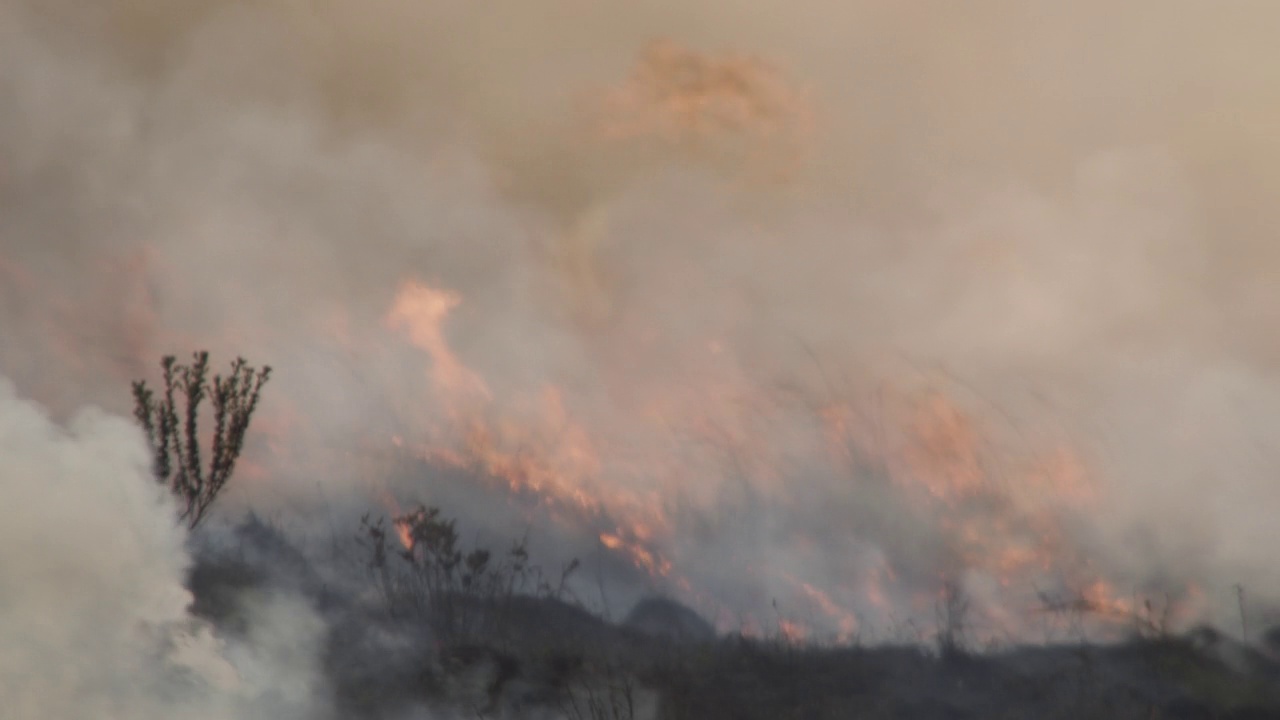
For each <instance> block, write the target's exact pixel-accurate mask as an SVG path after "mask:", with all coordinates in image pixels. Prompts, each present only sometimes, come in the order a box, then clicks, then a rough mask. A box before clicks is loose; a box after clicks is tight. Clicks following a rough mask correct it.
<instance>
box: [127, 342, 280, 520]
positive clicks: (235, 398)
mask: <svg viewBox="0 0 1280 720" xmlns="http://www.w3.org/2000/svg"><path fill="white" fill-rule="evenodd" d="M160 367H161V369H162V370H163V375H162V378H163V380H164V394H163V395H162V396H161V397H160V398H158V399H157V398H156V396H155V393H154V392H153V391H152V390H151V388H149V387H147V384H146V381H145V380H138V381H136V382H134V383H133V400H134V410H133V414H134V417H135V418H137V420H138V423H139V424H140V425H142V429H143V430H144V431H145V432H146V434H147V443H148V444H149V445H150V447H151V452H152V454H153V466H152V470H153V471H154V473H155V476H156V479H157V480H159V481H160V482H161V483H163V484H165V485H167V486H168V487H169V489H170V490H172V491H173V494H174V495H176V496H178V498H179V499H180V501H181V502H182V503H183V510H182V513H181V514H180V516H179V517H180V518H181V519H182V520H184V521H185V522H186V523H187V527H188V528H195V527H196V525H198V524H200V521H201V520H202V519H204V516H205V513H207V512H208V510H209V507H210V506H211V505H212V504H213V501H214V500H215V499H216V498H217V497H218V493H219V492H221V491H222V488H224V487H225V486H226V484H227V481H228V480H230V479H231V473H232V472H233V471H234V470H235V466H236V460H237V459H238V458H239V457H240V452H241V450H243V449H244V437H245V433H246V432H247V431H248V430H249V420H250V418H251V417H252V416H253V411H254V409H256V408H257V405H258V396H259V393H260V392H261V390H262V386H263V384H265V383H266V382H267V379H268V378H269V377H270V375H271V368H270V367H269V366H264V367H263V368H262V369H261V370H257V371H255V369H254V368H253V367H251V366H249V365H248V364H247V363H246V362H245V361H244V358H236V360H235V362H233V363H231V373H230V374H229V375H227V376H226V377H223V376H222V375H214V376H213V386H212V387H210V386H209V383H208V374H209V353H207V352H204V351H200V352H196V353H194V354H193V356H192V363H191V364H190V365H183V364H179V363H177V361H176V359H175V358H174V357H173V356H172V355H167V356H165V357H164V359H163V360H161V361H160ZM211 391H212V392H211ZM178 396H181V407H179V400H178V399H177V397H178ZM206 397H208V398H209V399H210V401H211V403H212V405H213V439H212V442H211V445H210V449H209V465H208V468H207V469H206V468H205V466H204V465H203V464H202V463H201V461H200V439H199V415H200V405H201V403H202V402H203V401H204V399H205V398H206Z"/></svg>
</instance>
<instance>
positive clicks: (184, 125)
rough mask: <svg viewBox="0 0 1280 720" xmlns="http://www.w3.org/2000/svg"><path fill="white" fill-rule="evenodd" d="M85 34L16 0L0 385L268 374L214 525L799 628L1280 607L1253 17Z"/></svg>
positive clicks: (980, 636)
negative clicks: (446, 537) (368, 546)
mask: <svg viewBox="0 0 1280 720" xmlns="http://www.w3.org/2000/svg"><path fill="white" fill-rule="evenodd" d="M72 5H74V3H70V2H69V0H41V2H36V1H35V0H0V97H3V98H5V106H6V107H10V108H17V110H16V111H15V112H12V113H10V114H7V115H3V116H2V117H0V208H3V210H4V212H2V213H0V330H3V332H4V337H5V342H4V343H3V344H0V374H3V375H5V376H8V377H11V378H12V379H13V380H14V382H15V383H16V384H17V385H18V386H19V388H20V389H21V391H22V392H23V393H25V394H26V395H29V396H30V397H32V398H34V399H35V400H37V401H38V402H40V403H41V404H43V405H45V406H48V407H50V408H51V409H52V412H53V413H54V415H55V416H56V415H59V414H65V413H66V412H68V411H70V409H72V408H75V407H79V406H80V405H82V404H84V403H87V402H88V403H95V402H96V403H99V404H101V405H103V406H105V407H107V408H109V409H111V410H114V411H116V412H118V413H120V414H127V412H128V409H129V408H128V393H127V388H128V382H129V381H130V380H133V379H136V378H140V377H146V376H149V375H151V374H152V373H154V370H155V366H156V362H157V360H158V359H159V357H160V356H161V355H162V354H166V353H176V354H184V353H186V352H189V351H190V350H192V349H196V348H201V347H207V348H209V349H210V350H212V351H213V352H214V355H215V357H224V356H225V357H234V356H236V355H243V356H245V357H246V358H248V359H249V360H250V361H252V362H257V363H262V364H270V365H272V366H273V367H274V368H277V374H276V376H275V378H276V379H275V380H273V386H272V388H271V397H270V398H269V402H265V403H264V405H263V407H262V410H261V415H260V416H258V418H257V419H256V420H255V425H254V430H253V433H251V435H252V438H251V443H252V445H251V446H250V447H249V448H247V456H246V457H245V458H244V460H243V463H242V465H241V466H240V467H241V472H240V474H239V475H238V476H237V481H236V483H235V487H233V488H232V489H231V490H230V491H229V494H228V496H227V497H226V498H225V502H226V506H227V508H228V510H229V511H235V510H240V509H244V508H250V507H251V508H259V509H261V508H264V507H265V508H266V509H267V510H269V511H271V512H272V513H293V514H296V516H297V518H298V519H299V520H298V523H297V524H298V525H299V526H301V527H303V528H306V529H308V530H310V531H313V532H318V530H317V528H321V527H323V528H324V529H326V530H328V529H329V528H330V527H331V526H330V524H329V521H327V520H326V521H325V522H324V523H320V522H317V520H316V518H318V517H330V516H331V517H336V518H338V519H339V522H340V521H342V519H343V518H345V517H346V516H347V515H351V514H354V515H355V516H356V517H359V515H360V514H361V513H363V512H365V511H370V510H371V511H373V512H374V513H379V512H380V513H384V514H387V515H390V516H397V515H402V514H404V513H405V512H411V511H412V509H413V508H414V507H415V506H416V504H417V503H427V504H437V503H438V504H440V505H442V506H444V510H445V512H447V513H451V514H458V515H460V516H462V517H461V520H462V522H461V525H462V526H466V527H475V528H477V530H476V532H477V534H478V535H482V536H483V537H484V538H486V539H498V540H499V541H501V542H505V541H506V540H507V539H510V538H511V537H512V536H516V535H520V534H522V533H526V532H527V533H528V534H529V535H530V537H531V538H532V540H533V547H534V548H535V549H537V548H538V542H539V538H542V539H544V541H545V542H544V549H545V550H546V551H547V552H548V553H549V554H550V555H553V556H554V557H556V558H557V559H560V558H564V557H581V558H582V559H583V567H584V568H588V569H590V570H591V572H595V571H596V570H598V575H599V577H600V578H601V579H602V580H604V581H605V582H602V583H601V584H607V585H610V586H611V587H615V588H617V590H616V592H617V593H618V594H619V596H620V598H621V599H622V600H628V599H632V598H635V597H638V596H640V595H641V594H645V593H649V592H654V591H659V592H665V593H669V594H671V595H674V596H676V597H677V598H678V599H681V600H683V601H685V602H687V603H689V604H690V605H692V606H694V607H696V608H698V609H699V610H701V611H702V612H704V613H705V614H706V615H707V616H708V617H712V618H716V620H717V622H718V624H719V625H720V627H721V628H722V629H725V630H736V629H742V628H748V629H752V631H753V632H757V633H763V634H769V633H780V634H782V635H783V636H785V637H788V638H792V639H798V638H801V637H803V638H807V639H810V640H827V639H831V638H837V639H843V640H848V639H852V638H857V639H859V640H861V641H869V642H870V641H876V640H882V639H895V638H900V637H901V636H902V635H903V634H904V633H907V632H908V630H909V629H910V628H920V627H924V628H931V627H934V626H935V624H936V623H935V621H936V617H937V615H938V612H939V605H940V603H943V602H944V601H945V600H946V597H945V595H944V589H948V588H956V587H958V588H960V589H961V590H962V591H963V592H964V594H965V596H966V598H967V599H968V600H969V603H968V607H969V608H971V610H970V612H971V617H969V618H968V620H969V622H970V623H971V624H972V626H973V628H972V634H973V640H974V641H985V640H990V639H993V638H1016V639H1038V637H1039V635H1040V634H1041V632H1042V625H1043V624H1044V621H1045V618H1046V617H1052V618H1058V617H1067V616H1072V615H1073V614H1078V615H1081V616H1082V617H1083V618H1084V621H1083V622H1084V624H1085V625H1087V626H1088V627H1087V632H1088V633H1089V634H1090V636H1091V637H1095V638H1097V637H1102V636H1108V637H1114V636H1117V635H1118V634H1119V633H1122V632H1125V631H1127V630H1128V629H1131V628H1132V626H1133V625H1134V624H1135V623H1140V622H1146V621H1148V620H1151V617H1152V616H1156V617H1160V618H1165V619H1168V620H1169V621H1170V622H1175V623H1184V624H1185V623H1191V622H1198V621H1200V620H1204V619H1213V620H1214V621H1216V622H1219V623H1220V624H1224V623H1223V620H1224V618H1227V620H1226V622H1230V621H1231V620H1230V618H1231V617H1232V616H1233V614H1234V613H1235V612H1236V604H1235V597H1236V596H1235V595H1234V593H1233V592H1232V591H1231V588H1232V587H1233V586H1234V585H1235V584H1236V583H1242V584H1245V585H1247V586H1248V587H1249V598H1250V599H1251V602H1252V603H1254V604H1255V605H1256V607H1254V608H1252V609H1253V611H1255V612H1257V613H1259V614H1264V613H1266V612H1269V611H1270V610H1271V604H1273V601H1275V600H1278V599H1280V580H1277V576H1276V573H1275V572H1274V570H1273V564H1274V563H1273V560H1272V559H1271V558H1270V557H1269V551H1267V550H1266V548H1270V547H1272V546H1274V545H1275V544H1276V542H1277V541H1280V530H1277V528H1278V527H1280V525H1277V524H1276V523H1275V522H1274V519H1273V515H1274V513H1273V512H1271V510H1270V508H1272V507H1273V506H1274V505H1275V503H1276V502H1277V501H1280V496H1278V495H1277V493H1276V491H1275V483H1274V482H1273V472H1272V468H1274V466H1275V464H1276V461H1277V460H1280V457H1277V451H1276V449H1275V443H1272V442H1270V441H1269V438H1272V437H1274V436H1275V434H1276V433H1277V432H1280V380H1277V377H1276V372H1275V367H1274V366H1275V359H1276V357H1277V354H1276V347H1275V343H1274V342H1272V341H1271V340H1270V339H1268V338H1273V337H1274V335H1275V333H1274V332H1273V328H1274V327H1275V325H1276V319H1277V318H1276V317H1275V315H1276V310H1275V308H1277V307H1280V302H1276V293H1275V291H1274V286H1275V280H1274V279H1275V277H1277V275H1278V274H1280V255H1278V254H1277V253H1276V251H1275V244H1274V242H1273V240H1272V238H1271V234H1270V231H1269V230H1268V228H1272V227H1275V226H1278V225H1280V211H1277V209H1276V204H1275V203H1274V202H1273V198H1274V196H1275V194H1276V193H1275V190H1276V189H1277V188H1280V174H1277V173H1276V171H1275V169H1274V168H1275V167H1280V145H1278V144H1276V143H1275V142H1274V141H1273V135H1274V133H1272V132H1271V131H1270V128H1273V127H1275V126H1276V125H1277V123H1280V103H1268V102H1263V101H1260V100H1259V98H1264V99H1265V98H1266V97H1269V94H1270V93H1271V92H1272V90H1273V88H1271V85H1270V81H1269V80H1268V79H1267V78H1265V77H1262V76H1263V75H1265V73H1262V74H1260V73H1258V71H1257V68H1259V67H1271V66H1273V65H1274V59H1275V58H1274V52H1275V51H1274V43H1273V42H1271V38H1270V37H1269V36H1266V34H1265V33H1263V32H1261V31H1260V30H1259V28H1266V27H1269V26H1274V24H1273V23H1271V22H1270V20H1272V19H1277V20H1280V17H1277V18H1271V17H1270V16H1271V15H1274V14H1275V12H1273V11H1271V10H1257V11H1256V12H1257V15H1258V16H1259V17H1245V15H1248V13H1241V14H1240V15H1239V16H1235V15H1231V16H1230V17H1228V16H1227V14H1223V15H1222V16H1221V17H1219V16H1218V15H1213V14H1212V13H1210V12H1209V11H1208V10H1205V9H1203V8H1201V7H1200V6H1198V5H1196V4H1194V3H1190V2H1177V3H1174V5H1176V6H1177V8H1178V10H1177V11H1176V12H1175V11H1174V10H1172V9H1169V8H1168V6H1167V4H1162V5H1161V6H1159V8H1156V6H1155V5H1154V4H1152V3H1139V4H1138V5H1136V6H1132V7H1135V8H1139V9H1145V10H1148V11H1150V12H1138V11H1132V10H1116V9H1115V8H1114V4H1106V3H1101V2H1093V1H1090V2H1085V3H1084V4H1083V5H1082V4H1080V3H1073V4H1071V5H1070V6H1069V9H1067V8H1068V6H1067V5H1063V7H1062V8H1059V9H1054V10H1044V12H1045V13H1048V14H1043V15H1035V16H1033V15H1032V14H1029V13H1024V12H1020V11H1016V10H1015V9H1014V8H1012V7H1008V4H1007V3H1004V4H1002V3H994V2H979V3H977V5H973V6H972V7H973V8H974V13H973V15H972V17H969V18H967V19H966V20H965V21H964V22H959V21H958V20H957V18H956V17H954V16H953V15H952V11H950V10H948V9H946V8H945V7H943V6H944V5H945V4H943V3H925V4H924V5H918V4H912V5H911V7H907V6H906V5H903V4H901V3H883V2H855V3H852V4H845V5H842V6H841V7H840V8H835V9H833V7H832V6H831V4H830V3H817V2H808V1H806V2H801V3H800V4H799V5H795V4H792V6H789V7H790V9H788V10H786V15H785V16H781V15H778V14H777V13H778V12H781V11H780V10H775V9H772V8H766V7H764V6H757V5H749V6H744V7H743V8H742V9H741V12H728V11H726V10H725V9H724V8H722V7H720V6H716V7H714V8H713V7H711V6H710V5H708V4H705V3H704V4H698V3H696V2H695V3H692V4H685V5H682V6H681V9H676V8H675V7H674V6H670V5H669V4H662V3H651V2H639V3H628V4H626V6H625V7H605V6H603V5H600V4H591V3H585V4H584V3H579V2H574V1H571V2H568V3H567V4H565V3H558V4H557V3H552V4H551V5H550V6H548V5H547V4H545V3H525V4H517V5H512V6H505V5H494V4H493V3H479V4H465V5H455V4H451V3H402V2H393V1H391V0H370V2H365V3H359V4H358V6H357V4H350V5H347V4H341V3H337V4H334V3H329V4H322V5H323V7H318V6H317V7H312V5H310V4H305V3H303V4H299V3H290V2H277V1H276V0H261V2H251V3H234V4H233V3H223V2H219V1H218V0H179V1H178V2H176V3H168V4H165V3H158V2H152V0H124V1H121V2H115V3H108V4H105V5H102V6H101V7H100V8H97V7H95V9H94V10H93V11H92V12H91V13H90V16H91V17H89V19H85V20H84V21H83V22H81V21H80V20H77V19H76V18H77V17H78V15H77V13H75V12H71V11H70V8H71V7H72ZM162 5H163V7H161V6H162ZM778 7H781V6H778ZM548 8H552V9H550V10H549V9H548ZM63 10H66V12H62V11H63ZM512 28H519V29H520V33H521V34H520V38H521V39H520V40H519V41H518V42H517V41H515V40H514V37H515V36H514V35H513V34H512V32H513V31H512V30H511V29H512ZM1138 36H1140V37H1142V38H1144V41H1143V43H1142V52H1141V58H1139V57H1138V55H1139V51H1138V50H1137V49H1135V46H1134V43H1132V42H1130V41H1129V39H1131V38H1133V37H1138ZM1193 49H1194V50H1195V52H1192V51H1191V50H1193ZM1149 58H1158V60H1155V61H1153V60H1150V59H1149ZM1192 58H1195V60H1194V61H1193V60H1192ZM1148 63H1150V64H1148ZM1223 78H1230V79H1231V81H1230V82H1225V81H1222V82H1220V80H1222V79H1223ZM1206 88H1214V89H1213V90H1212V91H1210V90H1207V89H1206ZM331 511H332V512H331ZM330 512H331V515H330ZM338 526H339V525H338V523H335V524H334V525H333V527H338ZM398 529H399V530H400V531H401V533H402V535H403V528H398ZM333 532H338V531H337V530H334V531H333ZM343 532H345V530H343ZM401 539H402V541H403V542H406V543H407V542H408V539H407V537H402V538H401ZM583 582H586V581H585V580H584V581H583ZM592 582H594V581H592ZM583 594H584V595H589V594H591V593H590V592H587V593H583ZM1166 609H1167V611H1166ZM1144 618H1145V619H1144ZM926 634H927V633H926ZM926 639H927V638H926Z"/></svg>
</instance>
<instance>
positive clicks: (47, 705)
mask: <svg viewBox="0 0 1280 720" xmlns="http://www.w3.org/2000/svg"><path fill="white" fill-rule="evenodd" d="M0 453H3V456H4V466H3V467H4V482H3V483H0V503H2V504H3V507H4V508H5V513H4V522H3V523H0V536H2V537H0V548H3V549H2V550H0V566H3V567H4V580H3V582H2V583H0V607H3V608H4V612H3V613H0V616H2V617H0V644H2V645H3V650H2V651H0V690H2V691H3V693H4V697H5V703H6V709H5V713H6V715H8V716H9V717H13V718H20V719H23V720H25V719H26V718H48V717H66V718H71V717H113V718H117V717H118V718H130V719H131V720H150V719H151V718H156V719H158V718H166V717H172V716H173V715H174V714H180V715H182V716H183V717H192V718H200V719H201V720H231V719H233V718H245V717H264V716H270V717H282V718H300V717H307V718H312V717H322V715H319V714H317V711H318V710H319V709H321V708H323V707H324V705H323V703H318V702H317V701H318V700H319V699H321V698H323V688H321V687H319V686H317V685H316V683H315V682H314V680H315V676H314V670H315V669H316V661H317V657H318V649H319V645H318V642H319V640H320V639H321V637H322V636H321V630H322V627H321V626H320V623H319V621H318V620H317V619H316V618H315V615H314V614H313V613H312V612H311V611H310V610H309V608H308V607H307V606H306V605H305V603H303V602H301V601H296V600H292V599H290V598H287V597H269V598H268V597H263V598H260V599H259V600H258V601H256V604H255V605H254V606H253V608H252V610H251V611H250V617H251V618H252V619H251V621H250V623H249V628H248V631H247V633H246V634H245V636H244V637H242V638H240V639H237V640H234V641H229V640H227V639H226V638H220V637H216V636H215V635H214V634H212V632H211V630H210V628H208V627H206V626H203V625H202V624H200V623H198V622H197V621H195V620H194V619H192V618H191V617H190V616H189V615H188V614H187V606H188V604H189V603H190V601H191V595H190V593H189V592H187V590H186V589H185V587H184V573H185V572H186V569H187V564H188V557H187V553H186V550H185V549H184V546H183V543H184V540H185V532H184V531H183V530H182V529H181V528H180V527H179V525H178V524H177V522H176V514H175V508H174V507H173V504H172V502H171V500H170V498H169V497H168V496H167V495H166V494H165V493H164V492H163V489H162V488H161V487H160V486H159V485H157V484H156V483H155V482H153V481H152V480H151V478H150V475H149V471H148V453H147V451H146V448H145V444H144V441H143V439H142V437H141V435H140V433H139V432H138V430H137V429H136V428H135V427H133V425H132V423H131V422H130V421H129V420H126V419H124V418H120V417H115V416H112V415H108V414H106V413H104V412H103V411H101V410H98V409H96V408H89V409H86V410H83V411H82V412H80V413H78V414H77V415H76V417H75V419H74V420H73V421H72V422H71V423H70V424H69V425H68V426H66V427H65V428H64V427H61V426H59V425H57V424H55V423H53V422H52V421H51V420H50V419H49V418H48V416H47V414H46V413H45V411H44V410H43V409H41V408H39V407H38V406H36V405H33V404H31V403H30V402H28V401H26V400H23V399H22V398H20V397H18V396H17V395H16V394H15V390H14V388H13V385H12V384H11V383H10V382H9V381H8V380H7V379H4V378H2V377H0Z"/></svg>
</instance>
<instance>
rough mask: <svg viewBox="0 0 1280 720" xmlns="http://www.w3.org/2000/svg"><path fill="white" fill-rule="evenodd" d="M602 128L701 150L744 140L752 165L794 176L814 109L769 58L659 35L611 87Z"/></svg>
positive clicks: (743, 152) (612, 135)
mask: <svg viewBox="0 0 1280 720" xmlns="http://www.w3.org/2000/svg"><path fill="white" fill-rule="evenodd" d="M599 132H600V133H601V135H602V136H603V137H604V138H605V139H608V140H611V141H618V140H634V139H639V138H657V139H659V140H661V141H663V142H665V143H668V144H670V145H674V146H679V147H683V148H686V149H690V150H693V151H695V152H697V151H705V150H707V149H710V148H711V146H712V145H716V144H718V145H719V147H720V148H724V147H725V141H726V140H741V141H744V143H745V148H739V149H737V151H736V154H737V155H738V156H739V157H745V161H744V162H745V164H746V165H751V166H755V167H757V168H761V169H764V170H765V172H766V173H767V174H768V175H770V176H772V177H788V176H790V175H791V174H793V173H794V172H795V171H796V170H797V168H798V167H799V166H800V165H801V164H802V163H803V161H804V158H805V155H806V153H807V144H808V142H809V141H810V140H811V135H812V132H813V111H812V108H811V107H810V103H809V101H808V99H807V98H806V97H805V95H804V94H803V93H802V92H800V91H799V90H797V89H796V88H795V86H794V84H793V83H792V82H791V81H789V80H788V79H787V78H786V77H785V76H784V74H783V73H782V72H781V71H780V70H779V69H778V68H777V67H775V66H774V65H773V64H771V63H769V62H767V61H765V60H764V59H763V58H760V57H757V56H753V55H744V54H736V53H726V54H723V55H719V56H715V55H709V54H706V53H701V52H698V51H696V50H693V49H690V48H686V47H682V46H680V45H678V44H676V43H674V42H672V41H670V40H659V41H656V42H653V43H651V44H650V45H649V46H648V47H647V48H645V50H644V52H643V53H641V56H640V59H639V61H638V62H637V63H636V66H635V68H634V70H633V71H632V74H631V76H630V77H629V78H628V79H627V81H626V82H625V83H623V84H622V85H621V86H619V87H617V88H614V89H613V90H612V91H611V92H609V93H608V94H607V95H606V97H605V100H604V103H603V107H602V112H601V119H600V125H599Z"/></svg>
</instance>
